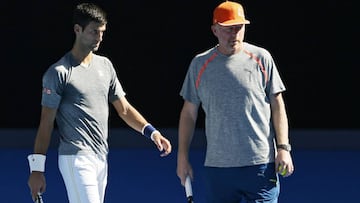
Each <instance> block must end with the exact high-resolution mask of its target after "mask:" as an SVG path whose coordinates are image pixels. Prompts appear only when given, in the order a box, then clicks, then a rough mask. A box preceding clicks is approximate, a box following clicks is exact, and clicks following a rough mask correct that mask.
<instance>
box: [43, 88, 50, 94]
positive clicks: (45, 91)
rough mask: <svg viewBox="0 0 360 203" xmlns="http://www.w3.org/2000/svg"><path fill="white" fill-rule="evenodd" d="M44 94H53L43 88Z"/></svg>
mask: <svg viewBox="0 0 360 203" xmlns="http://www.w3.org/2000/svg"><path fill="white" fill-rule="evenodd" d="M43 93H45V94H51V89H49V88H46V87H44V88H43Z"/></svg>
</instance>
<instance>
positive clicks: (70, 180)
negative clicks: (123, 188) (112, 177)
mask: <svg viewBox="0 0 360 203" xmlns="http://www.w3.org/2000/svg"><path fill="white" fill-rule="evenodd" d="M58 164H59V169H60V173H61V175H62V177H63V180H64V183H65V187H66V191H67V194H68V199H69V203H103V202H104V196H105V188H106V184H107V175H108V164H107V157H106V155H101V156H100V155H96V154H86V155H84V154H82V155H59V159H58Z"/></svg>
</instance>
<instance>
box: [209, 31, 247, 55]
mask: <svg viewBox="0 0 360 203" xmlns="http://www.w3.org/2000/svg"><path fill="white" fill-rule="evenodd" d="M212 31H213V33H214V35H215V36H216V37H217V38H218V41H219V50H220V51H221V52H222V53H223V54H226V55H229V54H233V53H236V52H238V51H239V50H241V48H242V42H243V40H244V34H245V25H244V24H240V25H231V26H222V25H219V24H215V25H213V26H212Z"/></svg>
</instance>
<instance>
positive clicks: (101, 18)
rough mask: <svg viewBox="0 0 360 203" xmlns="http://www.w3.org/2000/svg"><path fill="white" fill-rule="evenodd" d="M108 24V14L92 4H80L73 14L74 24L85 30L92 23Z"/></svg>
mask: <svg viewBox="0 0 360 203" xmlns="http://www.w3.org/2000/svg"><path fill="white" fill-rule="evenodd" d="M92 21H94V22H97V23H101V24H106V23H107V19H106V13H105V11H104V10H102V9H101V8H100V7H99V6H97V5H95V4H92V3H81V4H78V5H77V6H76V7H75V9H74V13H73V24H74V25H75V24H78V25H80V26H81V27H82V28H85V27H86V26H87V25H88V24H89V23H90V22H92Z"/></svg>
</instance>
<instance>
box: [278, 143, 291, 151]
mask: <svg viewBox="0 0 360 203" xmlns="http://www.w3.org/2000/svg"><path fill="white" fill-rule="evenodd" d="M276 147H277V148H278V149H283V150H285V151H288V152H290V151H291V145H290V144H278V145H276Z"/></svg>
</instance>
